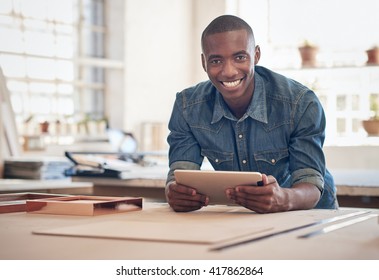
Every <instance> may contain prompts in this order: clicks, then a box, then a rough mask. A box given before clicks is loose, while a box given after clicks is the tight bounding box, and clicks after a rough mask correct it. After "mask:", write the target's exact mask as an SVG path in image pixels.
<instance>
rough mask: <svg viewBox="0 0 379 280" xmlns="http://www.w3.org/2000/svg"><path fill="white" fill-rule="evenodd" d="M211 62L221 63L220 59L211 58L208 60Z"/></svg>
mask: <svg viewBox="0 0 379 280" xmlns="http://www.w3.org/2000/svg"><path fill="white" fill-rule="evenodd" d="M210 63H211V64H220V63H221V60H220V59H212V60H211V61H210Z"/></svg>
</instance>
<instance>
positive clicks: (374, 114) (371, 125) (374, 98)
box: [362, 94, 379, 136]
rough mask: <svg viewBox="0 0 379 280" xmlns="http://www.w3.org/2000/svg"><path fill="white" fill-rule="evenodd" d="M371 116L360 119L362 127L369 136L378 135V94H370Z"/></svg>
mask: <svg viewBox="0 0 379 280" xmlns="http://www.w3.org/2000/svg"><path fill="white" fill-rule="evenodd" d="M370 111H371V116H370V118H369V119H367V120H363V121H362V125H363V128H364V129H365V130H366V132H367V134H368V135H369V136H378V135H379V94H372V95H371V96H370Z"/></svg>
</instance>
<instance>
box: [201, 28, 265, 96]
mask: <svg viewBox="0 0 379 280" xmlns="http://www.w3.org/2000/svg"><path fill="white" fill-rule="evenodd" d="M259 57H260V50H259V47H257V48H255V43H254V39H253V36H249V34H248V33H247V32H246V31H245V30H236V31H228V32H224V33H216V34H212V35H208V36H207V37H205V38H204V41H203V54H202V64H203V68H204V70H205V71H206V72H207V74H208V77H209V79H210V80H211V81H212V83H213V84H214V86H215V87H216V88H217V89H218V91H219V92H220V93H221V94H222V96H223V98H224V100H225V101H226V102H227V103H236V102H237V103H239V102H249V101H250V99H251V96H252V94H253V90H254V65H255V64H256V63H257V62H258V60H259Z"/></svg>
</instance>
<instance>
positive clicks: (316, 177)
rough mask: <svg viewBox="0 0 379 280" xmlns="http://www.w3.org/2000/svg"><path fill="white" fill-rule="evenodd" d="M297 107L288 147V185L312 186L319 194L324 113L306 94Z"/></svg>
mask: <svg viewBox="0 0 379 280" xmlns="http://www.w3.org/2000/svg"><path fill="white" fill-rule="evenodd" d="M297 107H298V108H297V110H296V114H295V115H294V119H293V125H294V127H293V132H292V135H291V138H290V145H289V152H290V170H291V171H292V172H291V173H292V184H291V185H294V184H298V183H312V184H314V185H315V186H316V187H317V188H318V189H319V190H320V191H321V192H322V191H323V188H324V176H325V172H326V168H325V156H324V152H323V150H322V147H323V144H324V139H325V125H326V120H325V114H324V110H323V108H322V106H321V103H320V102H319V100H318V98H317V97H316V95H315V94H314V92H312V91H309V90H308V91H307V92H305V93H304V95H303V98H301V100H300V101H299V102H298V104H297Z"/></svg>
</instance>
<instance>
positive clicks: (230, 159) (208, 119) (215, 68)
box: [166, 15, 338, 213]
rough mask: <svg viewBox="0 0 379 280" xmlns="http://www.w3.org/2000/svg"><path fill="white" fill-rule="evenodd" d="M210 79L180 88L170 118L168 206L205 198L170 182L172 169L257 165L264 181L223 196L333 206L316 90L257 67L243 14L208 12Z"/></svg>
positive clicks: (266, 209) (283, 206)
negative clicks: (205, 162)
mask: <svg viewBox="0 0 379 280" xmlns="http://www.w3.org/2000/svg"><path fill="white" fill-rule="evenodd" d="M201 45H202V55H201V60H202V66H203V69H204V70H205V71H206V73H207V74H208V77H209V81H205V82H202V83H199V84H197V85H196V86H194V87H191V88H188V89H185V90H183V91H182V92H180V93H178V94H177V96H176V101H175V104H174V108H173V111H172V115H171V118H170V122H169V129H170V134H169V136H168V143H169V145H170V151H169V165H170V171H169V174H168V178H167V184H166V198H167V201H168V203H169V205H170V206H171V207H172V209H173V210H174V211H178V212H188V211H194V210H198V209H200V208H202V207H203V206H207V205H208V202H209V198H208V197H206V196H205V195H203V194H201V193H197V192H196V190H195V189H193V188H190V187H188V186H184V185H179V184H177V183H176V182H175V177H174V170H175V169H195V170H196V169H200V167H201V164H202V162H203V160H204V157H206V158H207V159H208V161H209V162H210V163H211V164H212V166H213V168H214V169H215V170H225V171H257V172H261V173H262V174H263V186H259V187H257V186H230V188H229V189H228V190H226V193H225V195H226V196H227V197H228V198H229V199H230V200H231V202H234V203H237V204H239V205H241V206H244V207H246V208H248V209H251V210H253V211H256V212H258V213H271V212H280V211H289V210H299V209H311V208H329V209H333V208H337V207H338V203H337V199H336V188H335V185H334V182H333V178H332V176H331V175H330V173H329V172H328V170H327V169H326V167H325V158H324V154H323V151H322V146H323V142H324V138H325V115H324V111H323V108H322V106H321V104H320V102H319V100H318V99H317V97H316V95H315V93H314V92H312V91H311V90H310V89H308V88H307V87H305V86H304V85H302V84H300V83H298V82H296V81H294V80H291V79H288V78H286V77H284V76H282V75H279V74H277V73H275V72H273V71H271V70H268V69H266V68H264V67H261V66H257V65H256V64H257V63H258V62H259V58H260V55H261V53H260V48H259V46H256V45H255V39H254V34H253V30H252V29H251V27H250V26H249V25H248V24H247V23H246V22H245V21H244V20H242V19H240V18H238V17H236V16H231V15H224V16H220V17H218V18H216V19H214V20H213V21H212V22H211V23H210V24H209V25H208V26H207V27H206V29H205V30H204V31H203V34H202V37H201Z"/></svg>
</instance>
